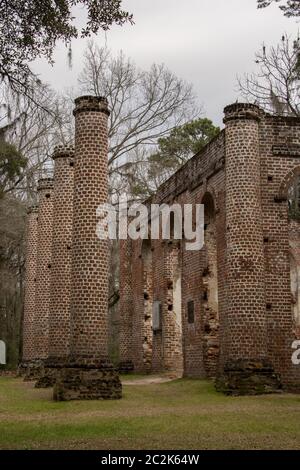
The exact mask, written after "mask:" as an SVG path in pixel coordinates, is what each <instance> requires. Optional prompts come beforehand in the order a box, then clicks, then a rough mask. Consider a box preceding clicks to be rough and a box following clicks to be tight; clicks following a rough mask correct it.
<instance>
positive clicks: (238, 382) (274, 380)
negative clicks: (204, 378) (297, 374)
mask: <svg viewBox="0 0 300 470" xmlns="http://www.w3.org/2000/svg"><path fill="white" fill-rule="evenodd" d="M215 386H216V390H217V391H218V392H223V393H225V394H226V395H235V396H239V395H263V394H270V393H279V392H281V391H282V385H281V382H280V378H279V376H278V374H276V373H275V372H274V368H273V366H272V364H271V363H270V362H269V361H268V360H265V359H257V360H256V359H238V360H230V361H228V362H227V363H226V364H225V367H224V372H223V374H222V375H220V376H219V377H218V378H217V379H216V382H215Z"/></svg>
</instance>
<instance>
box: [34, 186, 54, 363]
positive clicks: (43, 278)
mask: <svg viewBox="0 0 300 470" xmlns="http://www.w3.org/2000/svg"><path fill="white" fill-rule="evenodd" d="M52 188H53V180H52V179H51V178H44V179H41V180H39V185H38V194H39V212H38V248H37V273H36V294H35V309H36V310H35V323H34V339H35V341H34V342H35V357H36V359H37V360H41V361H44V360H45V359H46V358H47V357H48V344H49V311H50V281H51V254H52V216H53V200H52Z"/></svg>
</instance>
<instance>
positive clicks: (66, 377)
mask: <svg viewBox="0 0 300 470" xmlns="http://www.w3.org/2000/svg"><path fill="white" fill-rule="evenodd" d="M53 398H54V400H56V401H69V400H102V399H103V400H116V399H120V398H122V384H121V382H120V379H119V373H118V371H117V370H116V369H115V368H114V367H113V366H112V365H111V364H110V363H109V362H108V361H99V362H98V363H94V364H93V363H90V362H89V361H88V360H87V361H84V362H79V363H75V362H72V361H69V364H67V365H66V367H64V368H61V369H60V370H59V372H58V374H57V381H56V384H55V386H54V391H53Z"/></svg>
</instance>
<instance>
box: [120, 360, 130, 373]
mask: <svg viewBox="0 0 300 470" xmlns="http://www.w3.org/2000/svg"><path fill="white" fill-rule="evenodd" d="M118 370H119V372H120V374H130V373H131V372H133V371H134V364H133V362H132V361H121V362H120V364H119V367H118Z"/></svg>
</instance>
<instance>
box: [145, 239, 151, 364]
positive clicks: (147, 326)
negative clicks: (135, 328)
mask: <svg viewBox="0 0 300 470" xmlns="http://www.w3.org/2000/svg"><path fill="white" fill-rule="evenodd" d="M142 262H143V305H144V309H143V319H142V347H143V369H144V370H145V371H146V372H150V371H151V369H152V307H153V275H152V250H151V241H150V240H144V241H143V245H142Z"/></svg>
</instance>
